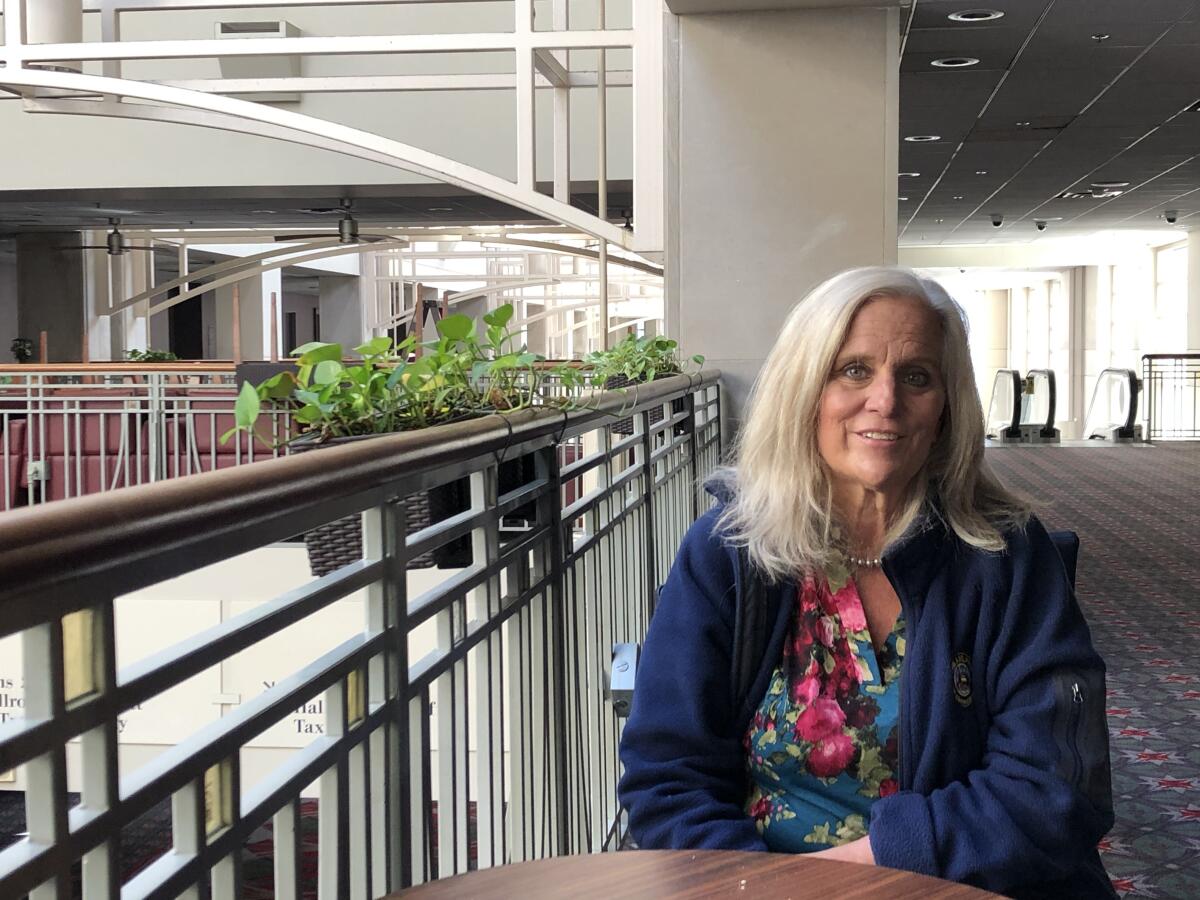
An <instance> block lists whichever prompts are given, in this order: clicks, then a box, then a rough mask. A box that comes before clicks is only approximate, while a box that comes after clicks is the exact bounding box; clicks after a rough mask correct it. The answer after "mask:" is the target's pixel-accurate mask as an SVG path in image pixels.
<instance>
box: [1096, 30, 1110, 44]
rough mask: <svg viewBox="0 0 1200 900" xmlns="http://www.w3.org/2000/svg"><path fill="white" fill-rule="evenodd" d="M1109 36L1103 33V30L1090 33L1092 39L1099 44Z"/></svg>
mask: <svg viewBox="0 0 1200 900" xmlns="http://www.w3.org/2000/svg"><path fill="white" fill-rule="evenodd" d="M1110 37H1112V35H1111V34H1105V33H1104V32H1103V31H1099V32H1097V33H1096V34H1093V35H1092V40H1093V41H1095V42H1096V43H1097V44H1101V43H1103V42H1104V41H1107V40H1108V39H1109V38H1110Z"/></svg>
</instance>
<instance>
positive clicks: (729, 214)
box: [635, 8, 899, 433]
mask: <svg viewBox="0 0 1200 900" xmlns="http://www.w3.org/2000/svg"><path fill="white" fill-rule="evenodd" d="M896 27H897V26H896V19H895V14H894V11H889V10H884V9H867V8H852V9H847V8H838V9H802V10H786V11H772V12H747V13H729V14H723V15H707V14H693V15H684V16H677V17H675V21H674V22H673V23H672V24H671V30H670V32H669V33H670V34H671V35H672V36H673V37H674V38H675V40H669V41H668V42H667V43H666V44H665V47H664V51H665V53H666V55H668V56H670V57H672V58H671V59H668V60H666V61H665V62H666V64H665V69H666V71H667V72H668V75H669V81H670V84H671V94H670V95H668V96H667V97H666V99H665V109H666V115H667V119H668V122H667V133H668V135H669V136H670V148H669V149H668V154H667V176H666V194H667V207H668V208H667V221H668V222H669V223H670V226H671V228H670V235H671V241H670V245H669V246H668V248H667V269H668V271H667V286H668V292H669V293H668V301H667V308H668V315H669V316H672V319H669V321H670V323H671V329H672V336H673V337H676V338H677V339H678V340H679V341H680V344H681V346H683V347H685V348H686V349H687V352H688V353H689V354H690V353H702V354H704V355H705V356H706V357H707V359H708V361H709V364H711V365H712V366H713V367H715V368H720V369H721V370H722V373H723V374H724V379H723V383H724V385H725V388H726V390H727V394H726V397H727V400H728V402H726V403H724V404H723V408H724V411H725V413H726V414H727V415H729V416H730V417H731V418H734V419H736V418H737V417H738V416H739V415H740V414H741V409H740V407H741V406H742V404H743V403H744V401H745V398H746V396H747V394H748V392H749V388H750V385H751V384H752V382H753V380H754V378H755V377H756V376H757V374H758V371H759V368H760V367H761V365H762V362H763V360H764V359H765V358H766V354H767V352H768V351H769V350H770V347H771V345H772V344H773V340H774V335H775V334H777V333H778V328H779V326H780V325H781V324H782V322H783V319H784V317H785V316H786V315H787V313H788V312H789V310H790V309H791V307H792V306H793V305H794V304H795V302H796V301H797V300H799V299H800V298H801V297H803V296H804V295H805V294H806V293H807V292H808V291H809V290H810V289H811V288H812V287H814V286H815V285H816V284H818V283H819V282H820V281H822V280H824V279H825V278H827V277H829V276H830V275H833V274H834V273H836V272H838V271H840V270H842V269H845V268H849V267H851V266H861V265H870V264H876V265H877V264H881V263H887V262H890V261H892V260H894V259H895V257H896V251H895V246H894V234H895V216H896V206H895V185H896V182H895V178H896V156H895V153H894V151H893V149H892V148H891V146H890V144H889V142H892V141H895V140H896V119H895V116H896V111H895V109H894V106H895V104H896V91H895V79H896V72H897V70H898V68H899V59H898V49H899V48H898V43H897V41H896V40H895V31H896ZM849 59H852V60H854V64H853V65H847V64H846V60H849ZM763 134H769V135H770V136H771V137H770V140H762V139H761V135H763ZM672 152H673V153H674V156H672V155H671V153H672ZM864 186H865V187H864ZM635 228H636V223H635ZM635 234H636V231H635ZM676 311H678V314H677V316H675V315H673V314H674V313H676ZM731 433H732V432H731Z"/></svg>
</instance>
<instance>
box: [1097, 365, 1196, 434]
mask: <svg viewBox="0 0 1200 900" xmlns="http://www.w3.org/2000/svg"><path fill="white" fill-rule="evenodd" d="M1197 356H1198V357H1200V354H1197ZM1142 358H1143V359H1145V358H1146V357H1144V356H1143V357H1142ZM1105 375H1117V376H1119V377H1121V378H1124V379H1125V381H1126V384H1127V386H1128V388H1129V409H1128V410H1127V411H1126V414H1125V424H1123V425H1121V426H1119V427H1118V428H1117V436H1118V437H1122V438H1132V437H1133V423H1134V422H1135V421H1136V420H1137V410H1138V393H1139V389H1140V386H1141V382H1140V381H1139V380H1138V377H1137V372H1135V371H1133V369H1113V368H1109V369H1101V370H1100V374H1099V375H1097V376H1096V387H1095V388H1093V390H1092V399H1091V402H1090V403H1088V411H1087V415H1086V416H1085V417H1084V420H1083V421H1084V424H1085V425H1086V424H1087V422H1088V420H1089V419H1091V417H1092V408H1093V407H1094V406H1095V405H1096V395H1097V394H1098V393H1099V392H1100V386H1101V385H1102V384H1103V383H1104V376H1105ZM1090 438H1091V435H1090V434H1085V435H1084V440H1088V439H1090Z"/></svg>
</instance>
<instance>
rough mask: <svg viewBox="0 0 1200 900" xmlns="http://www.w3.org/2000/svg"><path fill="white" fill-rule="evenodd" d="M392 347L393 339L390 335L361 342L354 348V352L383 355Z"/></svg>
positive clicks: (363, 354) (366, 354)
mask: <svg viewBox="0 0 1200 900" xmlns="http://www.w3.org/2000/svg"><path fill="white" fill-rule="evenodd" d="M391 349H392V339H391V338H390V337H386V336H384V337H377V338H371V340H369V341H367V342H366V343H365V344H359V345H358V346H357V347H355V348H354V352H355V353H357V354H358V355H359V356H383V355H384V354H385V353H387V352H388V351H389V350H391Z"/></svg>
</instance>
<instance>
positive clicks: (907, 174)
mask: <svg viewBox="0 0 1200 900" xmlns="http://www.w3.org/2000/svg"><path fill="white" fill-rule="evenodd" d="M920 175H921V173H920V172H901V173H900V177H901V178H918V177H920Z"/></svg>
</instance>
